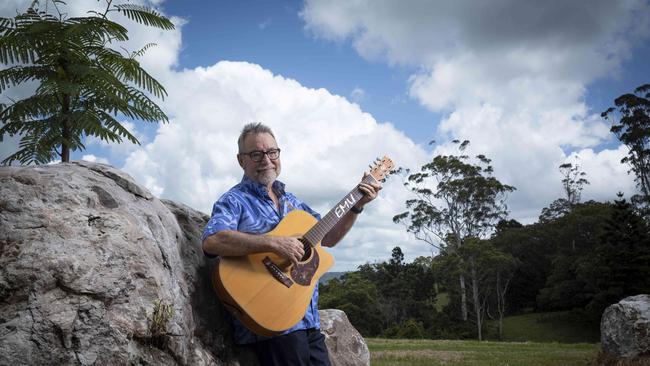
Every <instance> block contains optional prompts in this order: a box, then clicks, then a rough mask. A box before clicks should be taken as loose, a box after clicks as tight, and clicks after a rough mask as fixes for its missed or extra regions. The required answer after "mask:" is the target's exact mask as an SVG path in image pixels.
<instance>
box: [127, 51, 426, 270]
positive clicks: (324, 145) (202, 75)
mask: <svg viewBox="0 0 650 366" xmlns="http://www.w3.org/2000/svg"><path fill="white" fill-rule="evenodd" d="M164 82H165V84H166V85H183V86H184V87H183V88H170V90H171V91H170V95H169V98H168V100H167V101H166V105H167V109H168V110H169V112H170V116H171V122H170V123H169V124H165V125H161V126H160V127H159V129H158V132H157V134H156V136H155V138H153V139H152V141H151V142H150V143H148V144H146V145H144V146H142V148H139V149H137V150H136V151H134V152H132V153H131V154H130V155H129V157H128V158H127V159H126V163H125V166H124V168H123V169H124V170H125V171H126V172H128V173H129V174H131V175H132V176H133V177H134V178H135V179H136V180H137V181H139V182H142V183H144V184H145V185H146V186H147V187H148V188H149V189H150V190H151V191H152V192H153V193H154V194H156V195H159V196H162V197H165V198H170V199H173V200H177V201H181V202H184V203H186V204H188V205H190V206H191V207H194V208H196V209H199V210H201V211H203V212H206V213H209V212H210V210H211V207H212V204H213V203H214V201H215V200H216V199H217V198H218V197H219V196H220V195H221V194H222V193H224V192H225V191H226V190H228V189H229V188H230V187H232V186H233V185H234V184H236V183H237V182H239V180H240V179H241V177H242V170H241V168H240V167H239V165H238V164H237V162H236V157H235V156H236V153H237V137H238V135H239V132H240V130H241V128H242V127H243V125H244V124H245V123H248V122H251V121H263V122H264V123H266V124H268V125H269V126H270V127H271V128H272V129H273V130H274V132H275V134H276V136H277V138H278V144H279V146H280V147H281V148H282V174H281V176H280V180H282V181H284V182H285V183H286V184H287V188H288V189H289V190H290V191H292V192H293V193H295V194H296V195H297V196H298V197H300V198H301V199H302V200H304V201H305V202H307V203H308V204H309V205H310V206H312V207H313V208H314V209H316V210H318V211H319V212H321V213H322V214H325V213H326V212H327V211H328V210H329V209H330V208H331V207H332V206H333V205H334V204H335V203H336V202H338V200H339V199H341V198H342V197H343V196H344V195H345V194H346V193H347V192H349V191H350V190H351V189H352V188H353V187H354V186H355V185H356V183H357V182H358V181H359V180H360V179H361V176H362V174H363V171H364V170H367V165H368V164H369V163H371V162H372V161H373V160H374V159H375V158H377V157H379V156H380V155H384V154H386V155H389V156H391V157H392V158H393V159H394V160H395V161H396V163H397V164H399V165H409V166H412V165H421V164H422V162H423V161H424V160H425V159H426V155H425V151H424V150H423V149H421V148H420V147H418V146H416V145H415V144H414V143H413V142H412V141H411V140H410V139H408V138H407V137H406V136H405V135H404V134H403V133H402V132H400V131H398V130H396V129H395V128H394V127H393V126H392V125H390V124H387V123H378V122H377V121H375V119H374V118H372V116H370V115H369V114H367V113H364V112H363V111H362V110H361V109H360V108H359V106H358V105H356V104H354V103H351V102H350V101H348V100H346V99H345V98H342V97H340V96H337V95H333V94H331V93H329V92H328V91H326V90H324V89H310V88H307V87H304V86H302V85H300V84H299V83H298V82H297V81H295V80H291V79H287V78H284V77H282V76H280V75H274V74H273V73H272V72H271V71H269V70H265V69H263V68H261V67H260V66H258V65H255V64H250V63H246V62H227V61H222V62H219V63H217V64H215V65H213V66H210V67H198V68H196V69H193V70H183V71H181V72H178V73H170V74H169V75H168V76H166V79H165V81H164ZM190 101H191V102H190ZM407 195H408V193H407V192H406V191H405V190H404V188H403V187H402V185H401V182H400V181H399V180H395V182H390V181H389V183H388V184H387V185H386V188H385V189H384V190H383V191H382V197H381V198H380V199H378V200H377V202H376V203H374V204H373V205H371V206H368V208H367V210H366V211H364V213H363V215H362V217H360V218H359V224H358V226H357V227H356V228H355V230H353V231H352V232H351V233H350V234H349V237H348V238H346V239H345V242H343V243H341V244H340V245H339V246H337V247H336V248H335V249H334V253H335V255H336V257H337V261H338V262H339V264H338V265H337V268H338V269H353V268H355V267H356V266H357V265H359V264H361V263H364V262H366V261H369V260H371V259H372V258H370V257H368V258H366V257H361V256H359V248H364V247H368V248H370V247H371V248H373V249H372V251H371V252H372V253H373V254H372V255H374V256H376V258H387V257H388V256H390V250H391V249H392V247H393V246H395V245H401V246H402V247H405V248H409V247H412V248H413V249H412V250H411V251H407V253H412V255H416V254H419V255H424V254H428V251H427V248H426V247H425V246H424V245H422V244H418V245H413V244H412V243H407V241H409V240H408V237H407V235H406V233H405V231H404V230H403V228H402V227H400V226H398V225H395V224H393V222H392V217H393V215H395V214H397V213H399V212H401V211H402V210H403V203H404V201H405V200H406V198H407ZM355 248H356V249H355ZM405 251H406V250H405Z"/></svg>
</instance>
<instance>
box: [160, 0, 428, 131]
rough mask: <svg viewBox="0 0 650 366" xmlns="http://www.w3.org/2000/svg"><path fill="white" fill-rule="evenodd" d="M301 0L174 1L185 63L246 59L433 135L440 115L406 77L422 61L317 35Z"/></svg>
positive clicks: (169, 8)
mask: <svg viewBox="0 0 650 366" xmlns="http://www.w3.org/2000/svg"><path fill="white" fill-rule="evenodd" d="M302 7H303V3H302V2H301V1H216V2H199V1H189V2H180V1H172V2H168V3H163V9H164V10H165V12H166V13H168V14H170V15H177V16H181V17H183V18H184V19H186V20H187V24H186V25H184V26H183V45H184V46H183V49H182V53H181V57H180V59H179V67H180V68H193V67H196V66H204V65H210V64H212V63H214V61H215V60H230V61H247V62H252V63H256V64H258V65H260V66H262V67H264V68H266V69H269V70H272V71H273V72H274V73H277V74H280V75H283V76H285V77H289V78H293V79H296V80H298V81H299V82H300V83H301V84H302V85H304V86H307V87H310V88H325V89H327V90H329V91H330V92H332V93H334V94H338V95H342V96H346V97H350V98H351V97H352V95H351V94H352V91H353V90H354V89H355V88H360V89H362V90H364V92H365V95H364V97H362V98H360V99H358V100H355V102H357V103H358V104H360V105H361V107H362V108H363V109H364V110H365V111H368V112H370V113H372V114H373V116H374V117H375V118H376V119H377V120H379V121H389V122H392V123H394V124H398V125H399V128H400V130H402V131H404V132H405V133H406V134H407V135H408V136H409V137H411V138H412V139H414V140H415V141H416V142H419V143H427V142H428V141H430V140H431V139H432V138H433V136H434V132H435V131H434V128H433V127H432V126H433V124H434V123H435V122H437V121H438V119H439V118H440V115H439V114H438V113H432V112H431V111H427V110H426V109H425V108H424V107H422V106H421V105H420V104H419V103H417V102H416V101H414V100H412V99H410V98H408V95H407V80H408V77H409V75H410V74H411V73H412V72H413V70H414V69H415V68H416V67H415V66H410V67H407V66H393V67H391V66H389V65H387V64H385V63H383V62H380V61H369V60H366V59H363V58H362V57H360V56H359V55H358V54H357V53H356V52H355V51H354V50H353V49H352V48H351V47H350V45H349V44H348V42H332V41H327V40H324V39H318V38H316V36H314V35H313V34H311V33H310V32H308V31H307V30H305V23H304V21H303V20H302V19H301V18H300V16H299V12H300V11H301V9H302Z"/></svg>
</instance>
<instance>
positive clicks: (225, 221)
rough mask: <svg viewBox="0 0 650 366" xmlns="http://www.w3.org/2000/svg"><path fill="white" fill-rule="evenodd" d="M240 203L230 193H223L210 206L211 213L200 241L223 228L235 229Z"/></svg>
mask: <svg viewBox="0 0 650 366" xmlns="http://www.w3.org/2000/svg"><path fill="white" fill-rule="evenodd" d="M241 213H242V205H241V203H240V202H239V201H237V200H236V198H235V197H233V196H232V195H231V194H228V193H226V194H224V195H223V196H221V198H219V200H217V202H215V203H214V205H213V206H212V215H211V217H210V220H209V221H208V224H207V225H205V228H204V229H203V235H202V236H201V241H203V240H205V238H207V237H208V236H210V235H213V234H216V233H218V232H220V231H224V230H237V225H238V223H239V218H240V217H241Z"/></svg>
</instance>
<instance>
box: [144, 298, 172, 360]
mask: <svg viewBox="0 0 650 366" xmlns="http://www.w3.org/2000/svg"><path fill="white" fill-rule="evenodd" d="M173 315H174V307H173V306H172V304H166V303H165V302H164V301H162V300H160V299H158V300H154V302H153V313H152V314H151V318H150V319H149V337H150V339H151V342H152V344H153V345H154V346H156V347H158V348H160V349H163V348H164V347H165V346H166V345H167V335H169V334H170V333H169V331H168V330H167V326H168V324H169V321H170V320H171V318H172V316H173Z"/></svg>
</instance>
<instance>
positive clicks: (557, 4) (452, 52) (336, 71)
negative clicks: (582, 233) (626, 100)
mask: <svg viewBox="0 0 650 366" xmlns="http://www.w3.org/2000/svg"><path fill="white" fill-rule="evenodd" d="M135 2H136V3H143V4H145V5H150V6H154V7H156V8H157V9H158V10H159V11H161V12H163V13H164V14H166V15H167V16H169V17H172V19H173V21H174V22H175V23H176V24H177V28H176V30H174V31H169V32H165V31H158V30H152V29H151V28H146V27H141V26H137V25H134V24H132V23H129V22H128V21H127V22H124V19H123V18H121V19H120V18H119V17H117V18H115V19H116V20H118V21H120V22H123V24H125V25H126V26H127V28H128V29H129V31H130V33H129V34H130V35H131V40H130V41H129V42H128V43H127V44H125V45H124V46H125V47H126V48H127V49H130V50H135V49H139V48H140V47H141V46H142V45H144V44H146V43H147V42H155V43H157V44H158V46H157V47H155V48H153V49H151V50H150V51H149V52H148V53H147V54H146V55H145V56H144V57H143V58H142V59H141V63H142V65H143V66H144V67H145V69H147V70H149V71H150V72H151V73H152V74H153V75H154V76H155V77H156V78H157V79H158V80H160V81H161V82H162V83H163V85H165V87H166V88H167V91H168V93H169V96H168V97H167V98H166V99H165V100H164V101H159V104H160V105H161V106H162V108H163V109H164V110H165V112H166V113H167V114H168V116H169V117H170V123H169V124H164V125H161V124H151V125H145V124H143V123H139V122H137V121H124V123H125V125H126V126H128V128H130V129H131V131H132V132H133V133H135V134H136V135H137V136H138V137H139V138H140V140H141V142H142V145H140V146H136V145H125V144H123V145H115V144H106V143H103V142H100V141H97V140H93V139H88V140H87V141H86V144H87V147H88V149H87V150H86V151H83V152H74V153H73V155H72V159H73V160H74V159H86V160H91V161H97V162H103V163H108V164H111V165H113V166H115V167H117V168H119V169H122V170H124V171H125V172H127V173H128V174H130V175H131V176H133V177H134V179H136V180H137V181H138V182H139V183H140V184H142V185H144V186H145V187H147V188H148V189H149V190H150V191H151V192H152V193H153V194H155V195H157V196H159V197H162V198H168V199H173V200H175V201H179V202H183V203H185V204H188V205H189V206H191V207H193V208H195V209H198V210H201V211H203V212H206V213H209V212H210V210H211V206H212V203H213V202H214V200H216V199H217V198H218V197H219V196H220V195H221V194H222V193H223V192H224V191H226V190H227V189H228V188H230V187H231V186H232V185H234V184H235V183H237V182H238V181H239V179H240V178H241V170H240V168H239V167H238V166H237V164H236V160H235V158H234V157H235V154H236V146H235V141H236V138H237V135H238V133H239V130H240V129H241V127H242V126H243V124H244V123H247V122H250V121H264V122H265V123H267V124H269V125H270V126H271V127H272V128H273V129H274V131H275V132H276V135H277V137H278V142H279V144H280V146H281V148H282V149H283V153H282V154H283V157H282V159H283V160H282V163H283V172H282V174H281V176H280V179H281V180H283V181H284V182H285V183H287V186H288V188H289V190H290V191H293V192H294V193H296V194H297V195H298V196H299V197H301V198H302V199H303V200H305V201H306V202H308V203H309V204H310V205H311V206H312V207H314V208H315V209H317V210H318V211H320V212H322V213H325V212H327V210H329V208H330V207H331V206H332V205H333V204H334V203H336V202H337V201H338V200H339V199H340V198H341V197H342V196H343V195H344V194H345V193H347V192H348V191H349V190H350V189H351V187H353V186H354V184H355V183H356V181H358V179H359V178H360V176H361V173H362V172H363V170H364V169H366V167H367V165H368V163H369V162H370V161H371V160H372V159H374V158H375V157H377V156H381V155H384V154H387V155H389V156H391V157H392V158H393V159H394V160H395V161H396V162H397V164H398V165H400V166H403V167H406V168H410V169H412V170H415V169H417V168H418V167H419V166H421V165H422V164H423V163H425V162H427V161H429V160H430V159H431V158H432V156H433V155H435V154H446V153H454V152H455V150H454V147H453V144H451V143H450V141H451V140H453V139H456V138H457V139H469V140H471V145H470V150H469V153H470V154H479V153H481V154H486V155H487V156H488V157H490V158H492V161H493V165H494V168H495V175H496V177H497V178H498V179H500V180H501V181H502V182H503V183H506V184H510V185H513V186H515V187H516V188H517V190H516V191H515V192H513V193H512V194H511V195H510V196H509V198H508V206H509V209H510V214H509V215H510V217H511V218H515V219H517V220H519V221H521V222H523V223H532V222H534V221H536V220H537V217H538V215H539V213H540V211H541V209H542V208H543V207H545V206H548V204H549V203H550V202H552V201H553V200H555V199H557V198H559V197H561V196H562V190H561V185H560V180H561V176H560V173H559V171H558V166H559V165H560V164H562V163H564V162H573V163H577V164H579V165H580V167H581V169H582V170H583V171H585V172H586V173H587V179H588V180H589V181H590V182H591V184H590V185H589V186H587V187H585V190H584V192H583V199H596V200H603V201H604V200H610V199H613V198H615V194H616V192H618V191H623V192H624V193H625V194H626V195H627V196H630V195H632V194H634V192H635V186H634V182H633V179H632V177H631V176H629V175H628V174H627V170H628V167H626V166H623V165H622V164H620V159H621V158H622V157H623V156H625V153H626V150H625V148H624V147H622V146H620V144H619V143H618V141H617V140H616V139H615V137H614V136H612V135H611V133H609V124H608V122H605V121H603V120H602V119H601V118H600V112H602V111H603V110H604V109H606V108H608V107H609V106H611V105H612V103H613V100H614V98H616V97H617V96H619V95H621V94H623V93H627V92H631V91H632V90H634V88H636V87H637V86H639V85H641V84H644V83H648V82H650V77H649V76H650V66H649V65H650V63H648V62H647V60H648V59H649V56H650V42H649V40H650V4H649V2H648V1H647V0H625V1H610V0H593V1H580V0H574V1H566V0H562V1H560V0H558V1H545V2H539V1H532V0H530V1H521V0H494V1H490V2H477V1H471V0H456V1H425V0H411V1H394V0H375V1H349V0H306V1H304V2H303V1H290V2H280V1H259V2H253V1H210V2H208V1H201V2H199V1H160V0H156V1H154V2H149V1H147V0H138V1H135ZM29 3H30V1H26V0H9V1H7V2H4V3H3V4H2V5H0V14H2V16H11V15H12V14H15V11H16V9H24V8H26V7H27V6H28V4H29ZM67 3H68V7H69V12H70V14H73V15H80V14H84V12H85V11H87V10H88V8H87V7H88V6H95V7H98V6H100V5H101V3H98V2H87V1H82V0H77V1H73V0H71V1H68V2H67ZM116 48H117V49H119V46H117V45H116ZM28 93H29V88H23V89H17V90H11V91H10V92H8V93H7V95H3V98H5V97H13V98H18V97H20V96H21V95H27V94H28ZM432 139H435V140H436V141H437V144H436V145H435V146H430V145H428V142H429V141H430V140H432ZM16 145H17V140H16V139H5V141H4V142H3V143H2V147H1V149H0V155H2V156H3V157H4V156H6V155H7V154H8V153H9V152H10V151H11V150H12V149H14V148H15V147H16ZM408 198H410V195H409V193H408V192H407V191H405V190H404V188H403V187H402V182H401V181H400V179H399V178H398V177H396V178H393V179H391V180H389V181H388V182H387V183H386V185H385V187H384V190H383V191H382V195H381V196H380V198H379V199H378V200H376V201H375V202H373V204H372V206H370V207H368V209H367V210H365V211H364V214H363V215H362V216H361V217H360V218H359V221H358V223H357V225H356V226H355V229H354V230H353V231H352V232H351V233H350V234H349V235H348V236H347V237H346V239H345V240H344V241H343V242H341V243H340V244H339V245H338V246H337V247H336V248H334V250H333V252H334V255H335V257H336V260H337V264H336V267H335V268H334V270H348V269H354V268H355V267H356V266H357V265H359V264H362V263H365V262H368V261H370V262H372V261H379V260H386V259H387V258H389V257H390V253H391V250H392V248H393V247H394V246H396V245H399V246H401V247H402V249H403V250H404V252H405V254H406V258H407V259H412V258H414V257H416V256H418V255H429V254H431V252H432V251H431V247H429V246H428V245H427V244H425V243H423V242H420V241H417V240H415V239H414V238H413V237H411V236H409V235H407V234H406V233H405V230H404V228H403V227H401V226H399V225H395V224H393V223H392V220H391V219H392V217H393V216H394V215H395V214H398V213H400V212H402V211H403V210H404V201H405V200H406V199H408Z"/></svg>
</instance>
